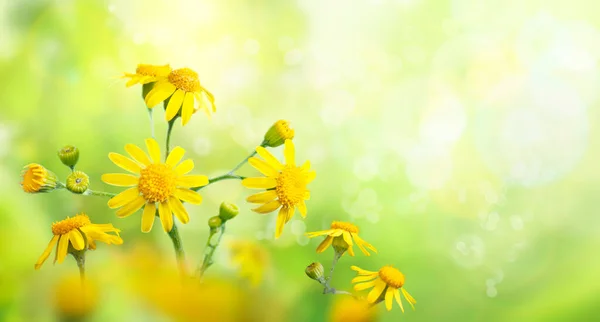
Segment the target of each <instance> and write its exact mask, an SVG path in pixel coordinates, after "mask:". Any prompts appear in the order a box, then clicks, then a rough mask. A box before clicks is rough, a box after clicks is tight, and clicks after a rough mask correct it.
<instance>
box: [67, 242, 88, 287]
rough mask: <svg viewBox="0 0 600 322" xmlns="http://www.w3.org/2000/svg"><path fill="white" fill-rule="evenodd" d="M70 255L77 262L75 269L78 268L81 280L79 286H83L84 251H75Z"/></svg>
mask: <svg viewBox="0 0 600 322" xmlns="http://www.w3.org/2000/svg"><path fill="white" fill-rule="evenodd" d="M69 247H70V246H69ZM70 253H71V255H73V258H75V261H76V262H77V268H79V278H80V279H81V285H83V284H84V282H85V250H76V251H71V252H70Z"/></svg>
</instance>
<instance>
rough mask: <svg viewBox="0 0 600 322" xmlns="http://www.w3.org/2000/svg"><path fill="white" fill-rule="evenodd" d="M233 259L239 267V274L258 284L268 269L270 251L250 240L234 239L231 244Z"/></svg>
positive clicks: (254, 284) (255, 284)
mask: <svg viewBox="0 0 600 322" xmlns="http://www.w3.org/2000/svg"><path fill="white" fill-rule="evenodd" d="M229 249H230V250H231V261H232V262H233V263H234V264H236V265H237V266H238V267H239V275H240V276H241V277H243V278H246V279H248V281H250V283H251V284H252V285H253V286H258V285H259V284H260V283H261V282H262V280H263V278H264V275H265V271H266V270H267V269H268V266H269V263H270V258H269V253H268V252H267V251H266V250H265V249H264V248H263V247H262V246H261V245H259V244H257V243H254V242H250V241H234V242H231V243H230V244H229Z"/></svg>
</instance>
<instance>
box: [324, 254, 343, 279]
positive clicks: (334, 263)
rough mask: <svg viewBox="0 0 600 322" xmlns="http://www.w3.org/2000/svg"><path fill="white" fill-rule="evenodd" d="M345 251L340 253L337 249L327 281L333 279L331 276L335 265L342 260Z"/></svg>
mask: <svg viewBox="0 0 600 322" xmlns="http://www.w3.org/2000/svg"><path fill="white" fill-rule="evenodd" d="M342 254H343V253H341V254H340V253H338V252H337V251H336V252H335V253H334V255H333V262H332V263H331V268H330V269H329V276H328V277H327V282H328V283H329V280H331V278H332V277H333V271H334V270H335V265H337V262H338V261H339V260H340V257H342Z"/></svg>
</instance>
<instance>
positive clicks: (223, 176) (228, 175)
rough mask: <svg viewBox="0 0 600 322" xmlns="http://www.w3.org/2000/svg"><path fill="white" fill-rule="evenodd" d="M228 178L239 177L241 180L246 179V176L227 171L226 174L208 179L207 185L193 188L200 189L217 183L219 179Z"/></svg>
mask: <svg viewBox="0 0 600 322" xmlns="http://www.w3.org/2000/svg"><path fill="white" fill-rule="evenodd" d="M227 179H239V180H244V179H246V177H242V176H238V175H236V174H229V173H226V174H224V175H220V176H218V177H214V178H210V179H208V184H207V185H206V186H202V187H194V188H192V190H194V191H198V190H200V189H202V188H206V187H208V186H209V185H211V184H213V183H215V182H219V181H221V180H227Z"/></svg>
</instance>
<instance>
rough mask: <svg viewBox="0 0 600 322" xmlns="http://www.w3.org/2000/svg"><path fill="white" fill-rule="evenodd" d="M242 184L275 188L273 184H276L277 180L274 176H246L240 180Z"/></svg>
mask: <svg viewBox="0 0 600 322" xmlns="http://www.w3.org/2000/svg"><path fill="white" fill-rule="evenodd" d="M242 185H244V187H246V188H253V189H271V188H275V186H276V185H277V181H275V179H274V178H266V177H259V178H246V179H244V180H242Z"/></svg>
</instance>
